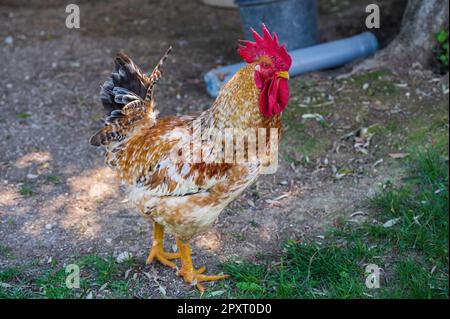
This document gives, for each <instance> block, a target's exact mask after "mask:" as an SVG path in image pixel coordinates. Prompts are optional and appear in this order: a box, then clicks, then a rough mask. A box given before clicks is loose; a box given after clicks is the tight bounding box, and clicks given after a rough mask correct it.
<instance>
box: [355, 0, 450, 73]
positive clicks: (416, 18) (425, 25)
mask: <svg viewBox="0 0 450 319" xmlns="http://www.w3.org/2000/svg"><path fill="white" fill-rule="evenodd" d="M448 10H449V0H409V1H408V4H407V6H406V9H405V12H404V14H403V18H402V26H401V30H400V33H399V34H398V35H397V37H396V38H395V39H394V40H393V41H392V42H391V43H390V44H389V45H388V46H387V47H386V48H385V49H383V50H381V51H379V52H378V53H376V54H375V56H374V57H373V58H371V59H367V60H364V61H363V62H362V63H360V64H358V65H356V66H355V67H354V68H353V70H352V71H351V72H350V73H348V76H350V75H352V74H355V73H358V72H361V71H365V70H370V69H374V68H378V67H383V66H388V67H389V66H392V65H397V66H404V67H406V68H409V67H411V65H412V64H413V63H415V62H419V63H420V64H421V65H422V67H430V66H432V65H433V61H435V60H436V59H435V58H434V49H435V47H436V44H437V42H436V33H438V32H439V31H440V30H442V29H444V28H448V18H449V13H448ZM382 21H383V20H382V19H381V27H383V22H382ZM435 63H436V62H434V64H435Z"/></svg>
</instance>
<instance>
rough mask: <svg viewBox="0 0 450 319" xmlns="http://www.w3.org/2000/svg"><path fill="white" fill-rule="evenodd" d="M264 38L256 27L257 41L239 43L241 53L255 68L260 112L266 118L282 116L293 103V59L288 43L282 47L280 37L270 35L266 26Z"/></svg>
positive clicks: (254, 33) (254, 34) (263, 27)
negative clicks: (290, 94) (291, 89)
mask: <svg viewBox="0 0 450 319" xmlns="http://www.w3.org/2000/svg"><path fill="white" fill-rule="evenodd" d="M262 30H263V36H262V37H261V36H260V35H259V34H258V33H257V32H256V31H255V30H253V28H252V29H251V32H252V34H253V38H254V39H255V42H252V41H247V40H241V41H239V42H240V43H239V48H238V53H239V55H240V56H241V57H242V58H243V59H244V60H245V61H246V62H247V63H250V64H254V65H255V72H254V81H255V85H256V86H257V87H258V89H259V90H260V92H261V93H260V97H259V110H260V112H261V114H262V115H264V116H265V117H271V116H274V115H277V114H280V113H281V112H282V111H283V110H284V108H285V107H286V105H287V103H288V100H289V85H288V80H289V73H288V71H289V68H290V67H291V63H292V59H291V56H290V55H289V53H288V52H287V50H286V48H285V46H284V44H283V45H281V46H280V44H279V43H278V38H277V34H276V33H275V32H274V33H273V36H271V35H270V32H269V30H267V28H266V26H265V25H264V23H263V24H262Z"/></svg>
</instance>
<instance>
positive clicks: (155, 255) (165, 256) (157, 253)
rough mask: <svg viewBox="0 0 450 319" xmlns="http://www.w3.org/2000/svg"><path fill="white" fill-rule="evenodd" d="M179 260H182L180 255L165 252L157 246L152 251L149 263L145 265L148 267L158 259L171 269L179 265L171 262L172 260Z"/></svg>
mask: <svg viewBox="0 0 450 319" xmlns="http://www.w3.org/2000/svg"><path fill="white" fill-rule="evenodd" d="M177 258H180V254H179V253H168V252H165V251H164V249H163V248H162V247H161V246H159V245H155V246H153V247H152V249H151V250H150V254H149V255H148V257H147V261H146V262H145V263H146V264H147V265H149V264H151V263H152V262H153V261H154V260H155V259H156V260H158V261H159V262H160V263H161V264H163V265H165V266H168V267H171V268H176V267H177V265H176V264H175V263H173V262H171V261H170V260H172V259H177Z"/></svg>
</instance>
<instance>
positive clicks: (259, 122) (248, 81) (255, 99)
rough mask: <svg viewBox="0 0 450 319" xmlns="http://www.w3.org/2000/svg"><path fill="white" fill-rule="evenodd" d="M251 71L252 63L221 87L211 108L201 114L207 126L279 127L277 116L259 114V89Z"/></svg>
mask: <svg viewBox="0 0 450 319" xmlns="http://www.w3.org/2000/svg"><path fill="white" fill-rule="evenodd" d="M254 69H255V64H254V63H252V64H248V65H246V66H244V67H243V68H242V69H240V70H239V71H238V72H237V73H236V74H235V75H234V76H233V77H232V78H231V79H230V80H229V81H228V83H227V84H225V86H224V87H223V88H222V90H221V91H220V93H219V96H218V97H217V99H216V101H215V102H214V104H213V106H212V107H211V108H210V109H209V110H207V111H205V112H204V113H203V114H202V117H203V118H204V119H205V120H206V122H208V124H209V125H210V126H213V127H215V128H218V129H223V128H229V127H233V128H240V129H247V128H263V127H265V128H278V129H280V128H281V120H280V116H279V115H275V116H273V117H270V118H268V117H264V116H263V115H262V114H261V112H260V111H259V95H260V90H259V89H258V88H257V87H256V85H255V80H254V77H253V73H254Z"/></svg>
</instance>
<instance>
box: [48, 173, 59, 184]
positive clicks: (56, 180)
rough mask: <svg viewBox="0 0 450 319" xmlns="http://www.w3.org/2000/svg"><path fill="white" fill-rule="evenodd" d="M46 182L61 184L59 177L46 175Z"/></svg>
mask: <svg viewBox="0 0 450 319" xmlns="http://www.w3.org/2000/svg"><path fill="white" fill-rule="evenodd" d="M46 180H47V182H49V183H52V184H55V185H56V184H59V183H60V182H61V180H60V178H59V176H57V175H47V177H46Z"/></svg>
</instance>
